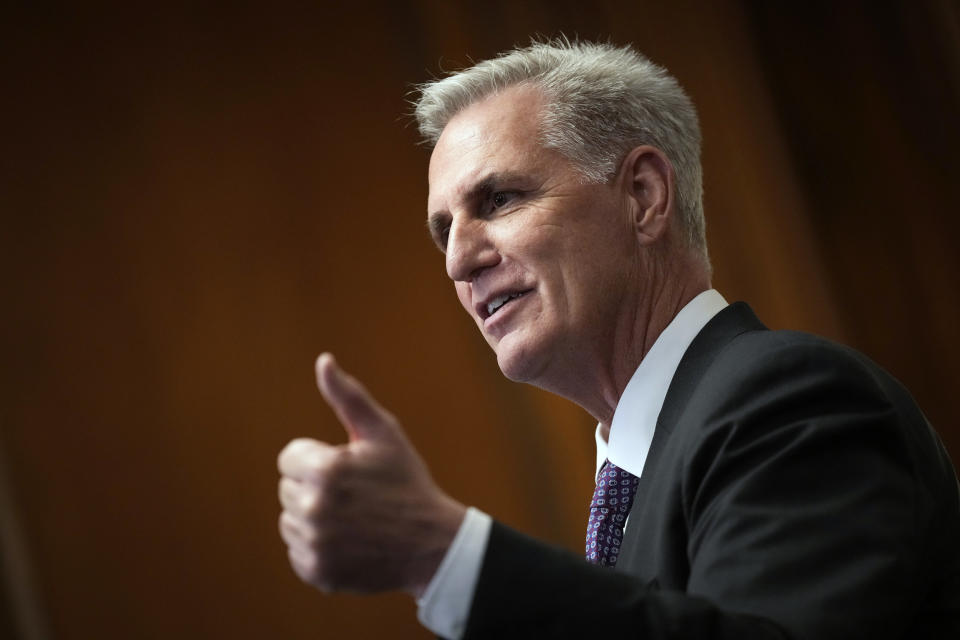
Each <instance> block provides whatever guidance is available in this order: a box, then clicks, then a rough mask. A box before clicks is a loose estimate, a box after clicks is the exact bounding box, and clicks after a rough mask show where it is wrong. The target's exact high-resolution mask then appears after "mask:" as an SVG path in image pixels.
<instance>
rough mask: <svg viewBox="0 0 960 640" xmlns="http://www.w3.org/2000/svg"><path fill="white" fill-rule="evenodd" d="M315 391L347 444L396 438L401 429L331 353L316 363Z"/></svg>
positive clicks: (321, 357)
mask: <svg viewBox="0 0 960 640" xmlns="http://www.w3.org/2000/svg"><path fill="white" fill-rule="evenodd" d="M316 374H317V387H318V388H319V389H320V393H321V394H323V398H324V400H326V401H327V404H329V405H330V408H332V409H333V411H334V413H336V414H337V418H338V419H339V420H340V423H341V424H342V425H343V426H344V428H345V429H346V431H347V435H348V436H350V441H351V442H354V441H357V440H382V439H384V438H385V437H386V438H393V437H396V435H398V433H399V430H400V426H399V425H398V424H397V420H396V418H394V417H393V415H392V414H390V412H388V411H387V410H386V409H384V408H383V407H381V406H380V404H379V403H378V402H377V401H376V400H374V399H373V396H371V395H370V392H368V391H367V390H366V388H364V386H363V385H362V384H360V382H359V381H358V380H357V379H356V378H354V377H353V376H351V375H349V374H347V373H346V372H345V371H344V370H343V369H341V368H340V365H339V364H338V363H337V361H336V359H334V357H333V355H332V354H330V353H322V354H320V357H319V358H317V363H316Z"/></svg>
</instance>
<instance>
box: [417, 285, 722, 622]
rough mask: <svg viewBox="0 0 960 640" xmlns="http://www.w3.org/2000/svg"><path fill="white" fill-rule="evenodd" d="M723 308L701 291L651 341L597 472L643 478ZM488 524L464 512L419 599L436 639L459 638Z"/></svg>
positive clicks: (600, 445) (602, 446) (716, 297)
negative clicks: (689, 356) (696, 350)
mask: <svg viewBox="0 0 960 640" xmlns="http://www.w3.org/2000/svg"><path fill="white" fill-rule="evenodd" d="M726 306H727V301H726V300H724V299H723V296H721V295H720V294H719V293H718V292H717V291H716V290H714V289H710V290H709V291H704V292H703V293H701V294H699V295H698V296H696V297H695V298H694V299H693V300H691V301H690V302H689V303H687V305H686V306H685V307H684V308H683V309H681V310H680V313H678V314H677V315H676V317H674V319H673V320H672V321H671V322H670V324H669V325H667V328H666V329H664V330H663V333H661V334H660V336H659V337H658V338H657V340H656V341H655V342H654V343H653V346H652V347H650V351H648V352H647V354H646V355H645V356H644V358H643V360H642V361H641V362H640V366H639V367H637V370H636V371H635V372H634V374H633V376H632V377H631V378H630V381H629V382H628V383H627V386H626V387H625V388H624V390H623V394H622V395H621V396H620V400H619V402H618V403H617V408H616V410H614V413H613V420H612V421H611V423H610V433H609V437H608V439H607V440H604V439H603V434H602V431H601V429H600V425H597V432H596V440H597V468H596V473H597V474H599V473H600V467H601V466H602V465H603V462H604V460H607V459H609V460H610V461H611V462H612V463H614V464H615V465H617V466H618V467H620V468H621V469H626V470H627V471H629V472H630V473H632V474H634V475H636V476H640V475H642V474H643V466H644V464H645V463H646V461H647V453H649V451H650V443H651V442H652V441H653V431H654V428H655V427H656V425H657V417H658V416H659V415H660V409H661V408H662V407H663V400H664V398H666V396H667V389H668V388H669V386H670V381H671V380H673V376H674V374H675V373H676V372H677V367H678V366H679V365H680V359H681V358H682V357H683V354H684V353H686V351H687V348H688V347H689V346H690V343H691V342H693V339H694V338H695V337H696V335H697V334H698V333H700V330H701V329H703V327H704V326H706V324H707V323H708V322H709V321H710V320H711V319H712V318H713V316H715V315H716V314H717V313H718V312H720V311H721V310H723V309H724V308H725V307H726ZM628 521H629V520H628ZM492 522H493V521H492V519H491V518H490V516H489V515H487V514H485V513H483V512H482V511H479V510H478V509H474V508H473V507H470V508H469V509H468V510H467V514H466V516H465V517H464V519H463V523H462V524H461V525H460V530H459V531H458V532H457V535H456V537H455V538H454V539H453V543H452V544H451V545H450V549H448V550H447V554H446V556H444V558H443V561H442V562H441V563H440V566H439V567H438V568H437V572H436V573H435V574H434V576H433V579H432V580H431V581H430V584H429V585H427V589H426V590H425V591H424V593H423V596H422V597H421V598H420V600H418V601H417V604H418V605H419V610H418V617H419V619H420V623H421V624H423V626H425V627H427V628H428V629H430V631H432V632H434V633H436V634H437V635H439V636H443V637H444V638H450V640H459V639H460V638H461V637H462V636H463V631H464V629H465V628H466V624H467V617H468V616H469V614H470V606H471V604H472V603H473V592H474V591H475V590H476V586H477V580H478V579H479V577H480V567H481V565H482V564H483V555H484V553H485V552H486V547H487V539H488V538H489V537H490V527H491V525H492Z"/></svg>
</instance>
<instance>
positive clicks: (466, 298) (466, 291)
mask: <svg viewBox="0 0 960 640" xmlns="http://www.w3.org/2000/svg"><path fill="white" fill-rule="evenodd" d="M453 286H454V288H455V289H456V290H457V298H459V300H460V304H461V305H463V308H464V309H465V310H466V312H467V313H469V314H470V315H471V316H472V315H473V296H472V295H471V294H470V285H469V284H468V283H466V282H455V283H454V285H453Z"/></svg>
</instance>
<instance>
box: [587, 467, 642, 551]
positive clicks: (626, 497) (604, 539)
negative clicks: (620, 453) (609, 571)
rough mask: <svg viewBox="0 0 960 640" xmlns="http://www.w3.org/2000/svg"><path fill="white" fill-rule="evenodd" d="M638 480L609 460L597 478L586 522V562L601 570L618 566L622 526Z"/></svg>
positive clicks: (631, 503)
mask: <svg viewBox="0 0 960 640" xmlns="http://www.w3.org/2000/svg"><path fill="white" fill-rule="evenodd" d="M639 483H640V479H639V478H637V476H635V475H633V474H632V473H630V472H629V471H625V470H624V469H621V468H620V467H618V466H617V465H615V464H613V463H612V462H610V461H609V460H607V461H606V462H604V463H603V466H602V467H601V468H600V474H599V475H598V476H597V488H596V490H594V492H593V499H592V500H591V501H590V520H589V521H588V522H587V562H590V563H592V564H598V565H600V566H601V567H612V566H614V565H615V564H617V557H618V556H619V555H620V542H621V541H622V540H623V525H624V523H625V522H626V521H627V514H628V513H630V507H631V505H633V496H634V495H636V493H637V485H638V484H639Z"/></svg>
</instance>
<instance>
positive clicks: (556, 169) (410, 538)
mask: <svg viewBox="0 0 960 640" xmlns="http://www.w3.org/2000/svg"><path fill="white" fill-rule="evenodd" d="M417 117H418V120H419V123H420V128H421V132H422V133H423V134H424V135H425V137H426V138H427V140H428V141H429V142H430V143H431V144H433V145H434V149H433V154H432V157H431V160H430V169H429V182H430V195H429V201H428V215H429V226H430V230H431V234H432V235H433V238H434V240H435V241H436V243H437V245H438V246H439V247H440V249H441V250H442V251H443V252H444V254H445V257H446V268H447V273H448V274H449V276H450V278H451V279H452V280H453V281H454V284H455V288H456V291H457V295H458V297H459V299H460V301H461V303H462V304H463V306H464V308H465V309H466V311H467V313H469V314H470V315H471V316H472V317H473V318H474V320H475V321H476V323H477V325H478V327H479V328H480V331H481V332H482V334H483V335H484V337H485V338H486V340H487V341H488V343H489V344H490V346H491V348H492V349H493V350H494V352H495V353H496V356H497V361H498V363H499V366H500V368H501V370H502V371H503V373H504V374H505V375H506V376H507V377H508V378H510V379H511V380H515V381H523V382H527V383H530V384H535V385H537V386H539V387H542V388H544V389H548V390H550V391H553V392H555V393H557V394H559V395H562V396H564V397H566V398H569V399H571V400H573V401H574V402H576V403H577V404H579V405H580V406H582V407H583V408H584V409H586V410H587V411H588V412H590V413H591V414H592V415H593V416H594V417H595V418H596V419H597V421H598V423H599V425H598V429H597V444H598V450H599V455H598V461H599V464H598V467H599V468H598V487H597V493H596V494H595V499H594V505H593V508H592V509H591V516H590V522H589V528H588V534H587V537H586V542H587V548H586V551H587V559H588V562H585V561H584V560H583V559H582V558H578V557H575V556H572V555H570V554H568V553H565V552H563V551H559V550H557V549H553V548H550V547H549V546H547V545H543V544H541V543H538V542H536V541H533V540H531V539H529V538H526V537H524V536H522V535H520V534H518V533H516V532H514V531H511V530H509V529H508V528H506V527H504V526H503V525H500V524H499V523H495V522H492V521H491V520H490V518H489V517H488V516H486V515H485V514H483V513H482V512H479V511H477V510H476V509H472V508H471V509H467V508H466V507H464V506H463V505H461V504H459V503H458V502H456V501H455V500H454V499H452V498H451V497H449V496H447V495H446V494H445V493H444V492H443V491H442V490H440V489H439V488H438V487H437V486H436V485H435V483H434V482H433V481H432V479H431V478H430V475H429V473H428V471H427V469H426V466H425V465H424V463H423V462H422V460H421V459H420V458H419V457H418V456H417V454H416V452H415V451H414V450H413V448H412V447H411V445H410V443H409V442H408V441H407V439H406V438H405V436H404V434H403V431H402V429H401V428H400V426H399V423H398V422H397V420H396V419H395V418H394V417H393V416H391V415H390V414H389V413H387V412H386V411H385V410H384V409H383V408H381V407H380V406H379V405H377V403H376V402H375V401H374V400H373V399H372V398H371V397H370V396H369V394H368V393H367V392H366V391H365V390H364V389H363V387H362V386H361V385H360V384H359V383H358V382H357V381H356V380H354V379H353V378H351V377H349V376H348V375H347V374H345V373H344V372H343V371H342V370H341V369H340V368H339V367H338V365H337V364H336V362H335V361H334V360H333V358H332V356H329V355H327V354H325V355H322V356H321V357H320V358H319V359H318V361H317V381H318V385H319V388H320V391H321V392H322V394H323V395H324V397H325V398H326V400H327V402H328V403H329V404H330V405H331V407H332V408H333V409H334V411H335V412H336V413H337V415H338V417H339V419H340V421H341V422H342V423H343V424H344V426H345V427H346V429H347V432H348V434H349V436H350V442H349V443H348V444H347V445H342V446H331V445H327V444H324V443H320V442H316V441H313V440H306V439H300V440H295V441H293V442H292V443H290V445H288V446H287V448H286V449H284V451H283V452H282V453H281V455H280V459H279V466H280V470H281V473H282V474H283V478H282V479H281V482H280V495H281V501H282V503H283V505H284V512H283V514H282V515H281V522H280V528H281V533H282V535H283V538H284V540H285V541H286V542H287V544H288V546H289V555H290V561H291V564H292V566H293V568H294V570H295V571H296V572H297V573H298V574H299V575H300V577H301V578H303V579H304V580H305V581H307V582H309V583H311V584H314V585H316V586H317V587H319V588H321V589H323V590H331V589H337V590H340V589H344V590H354V591H375V590H382V589H404V590H406V591H408V592H409V593H411V594H412V595H414V596H415V597H417V598H418V599H419V603H420V618H421V620H422V621H423V622H424V624H426V625H427V626H428V627H429V628H431V629H432V630H433V631H435V632H436V633H438V634H440V635H442V636H445V637H451V638H460V637H463V638H479V637H490V638H503V637H514V636H517V637H520V636H523V637H569V638H581V637H594V636H601V635H604V634H610V636H611V637H614V634H617V635H621V636H625V637H636V638H811V639H814V638H815V639H817V640H823V639H827V638H858V637H863V638H907V637H909V638H947V637H960V548H958V545H957V541H958V540H960V497H958V488H957V482H956V477H955V474H954V472H953V469H952V467H951V465H950V462H949V459H948V457H947V455H946V453H945V452H944V451H943V448H942V446H941V445H940V443H939V440H938V439H937V437H936V435H935V434H934V432H933V431H932V429H931V428H930V427H929V425H928V424H927V422H926V420H925V419H924V417H923V415H922V414H921V413H920V411H919V410H918V409H917V408H916V406H915V405H914V403H913V401H912V400H911V398H910V397H909V395H908V394H907V393H906V391H905V390H903V389H902V387H900V386H899V385H898V384H897V383H896V382H895V381H894V380H893V379H892V378H891V377H890V376H889V375H887V374H886V373H884V372H883V371H881V370H880V369H879V368H878V367H876V366H875V365H874V364H872V363H871V362H870V361H869V360H867V359H866V358H865V357H864V356H862V355H860V354H858V353H855V352H853V351H851V350H849V349H846V348H843V347H840V346H838V345H834V344H832V343H829V342H827V341H824V340H822V339H819V338H816V337H813V336H809V335H804V334H798V333H792V332H771V331H768V330H766V328H765V327H763V325H762V324H760V322H759V321H758V320H757V319H756V318H755V317H754V316H753V314H752V312H751V311H750V310H749V308H748V307H747V306H746V305H744V304H742V303H737V304H734V305H728V304H727V303H726V301H725V300H724V299H723V298H722V297H721V296H720V294H719V293H717V292H716V291H714V290H712V289H711V287H710V266H709V261H708V258H707V252H706V243H705V236H704V222H703V211H702V204H701V200H702V195H701V191H702V189H701V174H700V164H699V149H700V134H699V129H698V124H697V119H696V113H695V111H694V108H693V105H692V104H691V102H690V101H689V99H688V98H687V96H686V95H685V94H684V92H683V91H682V89H681V88H680V87H679V85H678V84H677V83H676V81H675V80H674V79H673V78H672V77H670V76H669V75H668V74H667V73H666V72H665V71H664V70H663V69H661V68H659V67H656V66H655V65H653V64H651V63H650V62H649V61H647V60H646V59H644V58H643V57H641V56H639V55H638V54H636V53H635V52H634V51H632V50H631V49H629V48H623V49H618V48H615V47H612V46H609V45H593V44H586V43H580V44H570V43H566V42H552V43H537V44H534V45H532V46H530V47H527V48H525V49H520V50H516V51H513V52H510V53H509V54H508V55H505V56H501V57H499V58H496V59H493V60H488V61H486V62H481V63H480V64H478V65H476V66H474V67H472V68H470V69H468V70H465V71H463V72H460V73H458V74H454V75H452V76H450V77H448V78H446V79H443V80H440V81H438V82H436V83H431V84H429V85H427V86H425V87H423V88H422V94H421V98H420V100H419V102H418V105H417ZM627 518H628V519H627Z"/></svg>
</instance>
